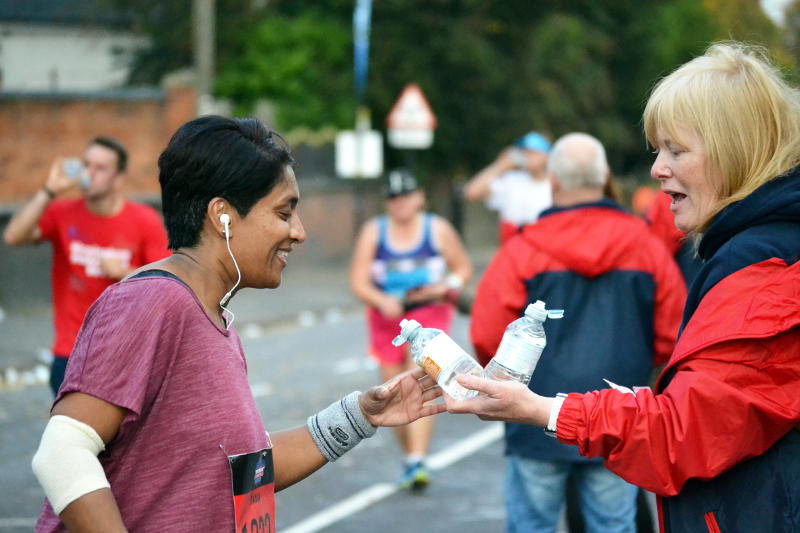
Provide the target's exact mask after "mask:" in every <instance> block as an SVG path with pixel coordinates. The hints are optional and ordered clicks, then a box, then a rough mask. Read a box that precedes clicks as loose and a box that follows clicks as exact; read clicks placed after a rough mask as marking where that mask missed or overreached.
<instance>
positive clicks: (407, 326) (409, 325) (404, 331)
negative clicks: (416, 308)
mask: <svg viewBox="0 0 800 533" xmlns="http://www.w3.org/2000/svg"><path fill="white" fill-rule="evenodd" d="M421 327H422V324H420V323H419V322H417V321H416V320H408V319H407V318H404V319H403V320H401V321H400V335H398V336H397V337H395V338H394V340H393V341H392V345H393V346H400V345H401V344H403V343H404V342H406V341H407V340H408V338H409V337H410V336H411V334H412V333H413V332H415V331H416V330H417V329H419V328H421Z"/></svg>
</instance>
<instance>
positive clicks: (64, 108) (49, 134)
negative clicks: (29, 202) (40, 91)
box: [0, 87, 197, 207]
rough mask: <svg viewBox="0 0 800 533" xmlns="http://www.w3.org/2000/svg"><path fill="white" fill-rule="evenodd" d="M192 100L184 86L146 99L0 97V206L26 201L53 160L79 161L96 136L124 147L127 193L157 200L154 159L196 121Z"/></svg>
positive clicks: (118, 97) (193, 92) (44, 177)
mask: <svg viewBox="0 0 800 533" xmlns="http://www.w3.org/2000/svg"><path fill="white" fill-rule="evenodd" d="M196 100H197V99H196V93H195V91H194V89H192V88H187V87H174V88H171V89H169V90H167V91H166V92H164V93H162V94H161V95H158V94H152V93H150V94H149V95H146V96H144V97H143V96H141V95H140V96H137V97H134V96H131V95H129V96H128V97H123V96H117V97H114V96H98V97H90V98H80V97H77V96H76V97H65V96H58V97H56V96H54V97H52V98H47V97H44V96H37V97H30V98H26V97H24V95H15V96H13V97H10V96H4V97H0V206H6V207H8V206H13V205H17V204H20V203H22V202H24V201H25V200H26V199H27V198H28V197H29V196H30V195H31V194H32V193H33V192H34V191H36V190H37V189H38V188H39V187H41V186H42V185H43V183H44V180H45V179H46V177H47V172H48V170H49V168H50V165H51V164H52V161H53V159H54V158H56V157H58V156H80V155H81V154H82V153H83V151H84V149H85V148H86V143H87V142H88V141H89V140H90V139H91V138H92V137H94V136H97V135H111V136H113V137H117V138H118V139H120V140H121V141H122V142H123V143H124V144H125V146H126V147H127V148H128V152H129V164H128V192H129V193H131V194H134V195H137V196H138V195H142V196H155V195H157V194H158V192H159V188H158V168H157V159H158V155H159V154H160V153H161V151H162V150H163V149H164V146H166V143H167V141H168V140H169V138H170V136H171V135H172V134H173V133H174V132H175V130H176V129H177V128H178V127H179V126H180V125H181V124H183V123H184V122H186V121H187V120H191V119H192V118H194V117H195V116H196Z"/></svg>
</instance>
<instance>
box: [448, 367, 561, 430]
mask: <svg viewBox="0 0 800 533" xmlns="http://www.w3.org/2000/svg"><path fill="white" fill-rule="evenodd" d="M457 379H458V382H459V383H460V384H461V385H463V386H464V387H466V388H468V389H471V390H476V391H478V392H480V394H478V395H477V396H475V397H474V398H470V399H468V400H463V401H456V400H453V399H452V398H450V397H449V396H445V405H446V406H447V411H448V412H450V413H473V414H476V415H478V417H479V418H480V419H481V420H503V421H504V422H518V423H520V424H532V425H535V426H542V427H544V426H546V425H547V419H548V417H549V416H550V404H551V403H552V401H553V399H552V398H545V397H543V396H539V395H538V394H535V393H534V392H532V391H531V390H530V389H529V388H528V387H527V386H525V385H523V384H522V383H520V382H518V381H495V380H492V379H485V378H479V377H477V376H472V375H469V374H461V375H459V376H458V378H457Z"/></svg>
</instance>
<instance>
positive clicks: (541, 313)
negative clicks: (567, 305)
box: [525, 300, 564, 322]
mask: <svg viewBox="0 0 800 533" xmlns="http://www.w3.org/2000/svg"><path fill="white" fill-rule="evenodd" d="M525 316H527V317H530V318H533V319H535V320H538V321H539V322H544V321H545V320H547V319H548V318H554V319H555V318H561V317H563V316H564V310H563V309H546V308H545V303H544V302H543V301H541V300H536V303H532V304H528V307H526V308H525Z"/></svg>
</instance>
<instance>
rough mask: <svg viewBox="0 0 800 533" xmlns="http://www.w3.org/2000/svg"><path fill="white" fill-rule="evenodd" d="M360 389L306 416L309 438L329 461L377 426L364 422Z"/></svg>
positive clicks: (369, 435) (372, 433) (340, 454)
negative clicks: (359, 400)
mask: <svg viewBox="0 0 800 533" xmlns="http://www.w3.org/2000/svg"><path fill="white" fill-rule="evenodd" d="M360 395H361V392H360V391H355V392H351V393H350V394H348V395H347V396H345V397H344V398H342V399H341V400H339V401H338V402H333V403H332V404H330V405H329V406H328V407H326V408H325V409H323V410H322V411H320V412H319V413H317V414H315V415H311V416H309V417H308V421H307V422H306V425H307V426H308V431H309V432H310V433H311V438H313V439H314V442H315V443H316V445H317V448H319V451H320V452H322V455H324V456H325V459H327V460H328V461H330V462H333V461H335V460H336V459H338V458H339V457H341V456H342V455H344V454H345V452H347V451H349V450H351V449H353V448H354V447H355V446H356V444H358V443H359V442H361V439H366V438H368V437H371V436H373V435H374V434H375V432H376V431H378V428H376V427H375V426H373V425H372V424H370V423H369V422H367V419H366V418H365V417H364V413H362V412H361V407H359V405H358V397H359V396H360Z"/></svg>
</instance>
